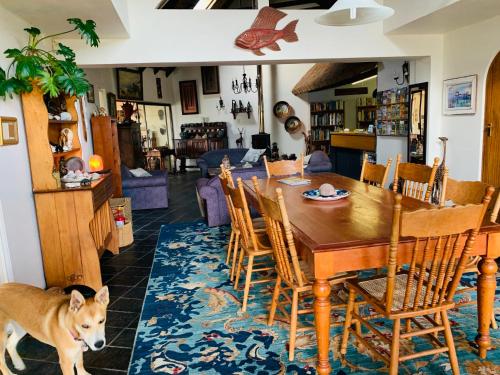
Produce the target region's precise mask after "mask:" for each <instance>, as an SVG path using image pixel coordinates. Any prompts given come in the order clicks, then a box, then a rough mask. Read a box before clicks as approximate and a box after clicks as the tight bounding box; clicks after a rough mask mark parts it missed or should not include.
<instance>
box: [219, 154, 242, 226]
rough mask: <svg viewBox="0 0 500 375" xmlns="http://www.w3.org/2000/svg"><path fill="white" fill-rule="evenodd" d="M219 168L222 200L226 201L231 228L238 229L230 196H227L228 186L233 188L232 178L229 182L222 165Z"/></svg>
mask: <svg viewBox="0 0 500 375" xmlns="http://www.w3.org/2000/svg"><path fill="white" fill-rule="evenodd" d="M220 168H221V173H220V174H219V181H220V184H221V186H222V192H223V193H224V198H225V199H226V204H227V210H228V211H229V217H230V219H231V225H232V226H233V227H236V228H238V221H237V219H236V216H235V212H234V207H233V203H232V202H231V196H230V194H229V189H228V185H229V186H234V182H233V179H232V177H231V181H230V180H229V179H228V175H227V170H226V169H225V168H224V166H223V165H222V164H221V165H220Z"/></svg>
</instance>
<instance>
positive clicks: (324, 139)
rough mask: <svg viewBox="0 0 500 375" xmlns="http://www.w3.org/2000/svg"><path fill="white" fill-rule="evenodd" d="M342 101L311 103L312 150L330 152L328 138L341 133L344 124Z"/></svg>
mask: <svg viewBox="0 0 500 375" xmlns="http://www.w3.org/2000/svg"><path fill="white" fill-rule="evenodd" d="M344 108H345V106H344V101H342V100H332V101H329V102H320V103H311V138H310V143H311V146H312V150H315V149H316V150H317V149H319V150H323V151H325V152H327V153H328V152H329V150H330V136H331V134H332V133H334V132H336V131H342V130H343V129H344V124H345V113H344Z"/></svg>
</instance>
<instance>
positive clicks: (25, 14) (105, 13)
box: [0, 0, 129, 39]
mask: <svg viewBox="0 0 500 375" xmlns="http://www.w3.org/2000/svg"><path fill="white" fill-rule="evenodd" d="M0 5H2V6H3V7H4V8H5V9H7V10H8V11H10V12H12V13H14V14H15V15H17V16H18V17H19V18H22V19H24V20H25V21H27V22H28V23H30V24H31V25H32V26H36V27H38V28H40V29H41V30H42V32H43V33H44V34H51V33H54V32H60V31H64V30H67V29H68V26H69V25H68V23H67V21H66V19H68V18H81V19H82V20H84V21H85V20H87V19H92V20H94V21H95V22H96V24H97V27H96V30H97V33H98V35H99V37H100V38H101V39H103V38H127V37H128V36H129V34H128V30H127V9H126V1H125V0H0ZM64 37H65V38H79V37H80V36H79V35H78V34H77V33H74V34H69V35H65V36H64Z"/></svg>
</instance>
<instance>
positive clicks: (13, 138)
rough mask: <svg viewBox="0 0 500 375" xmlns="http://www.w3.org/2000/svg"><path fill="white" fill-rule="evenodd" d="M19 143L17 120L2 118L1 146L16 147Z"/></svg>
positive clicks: (0, 129)
mask: <svg viewBox="0 0 500 375" xmlns="http://www.w3.org/2000/svg"><path fill="white" fill-rule="evenodd" d="M17 143H19V132H18V129H17V118H15V117H0V146H6V145H15V144H17Z"/></svg>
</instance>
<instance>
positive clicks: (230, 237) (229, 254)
mask: <svg viewBox="0 0 500 375" xmlns="http://www.w3.org/2000/svg"><path fill="white" fill-rule="evenodd" d="M234 236H235V235H234V231H233V230H232V229H231V235H230V236H229V243H228V244H227V257H226V264H229V259H231V252H232V250H233V244H234Z"/></svg>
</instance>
